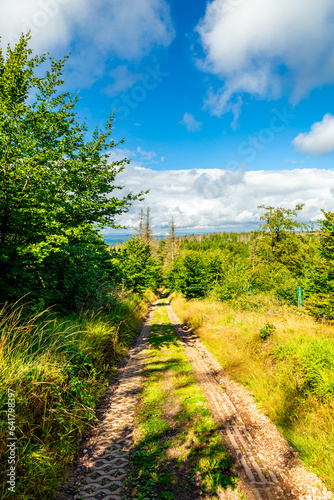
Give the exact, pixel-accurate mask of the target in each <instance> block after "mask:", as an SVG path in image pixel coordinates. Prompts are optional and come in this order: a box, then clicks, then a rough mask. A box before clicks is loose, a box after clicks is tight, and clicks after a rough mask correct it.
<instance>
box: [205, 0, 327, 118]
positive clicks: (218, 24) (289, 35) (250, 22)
mask: <svg viewBox="0 0 334 500" xmlns="http://www.w3.org/2000/svg"><path fill="white" fill-rule="evenodd" d="M197 31H198V33H199V35H200V40H201V43H202V46H203V48H204V51H205V57H204V59H203V60H202V61H200V62H199V65H200V67H201V69H202V70H204V71H206V72H210V73H213V74H214V75H217V76H218V77H220V78H221V79H223V80H224V85H223V86H222V87H221V88H220V89H218V90H214V89H212V90H211V91H210V92H209V95H208V98H207V100H206V106H207V107H208V108H209V109H210V110H211V112H212V114H215V115H217V116H221V115H222V114H223V113H226V112H228V111H231V110H232V111H233V106H235V105H236V101H235V97H236V96H237V95H238V93H248V94H252V95H255V96H257V97H259V98H277V97H279V96H281V95H282V94H283V93H285V92H287V93H288V94H289V95H290V97H291V100H292V101H294V102H297V101H298V100H299V99H300V98H302V97H303V96H305V95H307V94H308V93H309V92H310V90H311V89H313V88H314V87H317V86H319V85H322V84H324V83H330V82H333V81H334V50H333V49H334V3H333V1H332V0H318V1H317V2H316V3H315V2H314V0H294V1H293V2H291V0H281V1H280V2H278V1H277V0H233V1H228V0H213V1H211V2H210V3H209V4H208V6H207V10H206V13H205V16H204V18H203V19H202V20H201V21H200V23H199V24H198V26H197Z"/></svg>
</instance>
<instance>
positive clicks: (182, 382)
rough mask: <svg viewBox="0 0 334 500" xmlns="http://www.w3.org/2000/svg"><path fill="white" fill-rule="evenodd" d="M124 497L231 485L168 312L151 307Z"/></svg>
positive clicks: (205, 491) (184, 494) (194, 493)
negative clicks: (150, 324)
mask: <svg viewBox="0 0 334 500" xmlns="http://www.w3.org/2000/svg"><path fill="white" fill-rule="evenodd" d="M136 428H137V431H136V435H135V447H134V451H133V454H132V458H131V465H130V469H129V476H128V480H127V484H128V490H127V495H126V498H132V499H138V500H139V499H154V498H160V499H165V500H171V499H178V498H183V499H194V498H198V497H199V495H200V494H202V495H204V496H205V497H206V498H211V496H212V495H215V492H216V490H217V488H218V486H221V487H222V488H227V487H232V488H234V487H235V484H236V477H235V476H234V475H233V474H230V467H231V463H230V460H229V458H228V455H227V453H226V451H225V450H224V448H223V445H222V441H221V438H220V436H219V433H218V430H217V428H216V425H215V423H214V421H213V418H212V416H211V414H210V411H209V409H208V407H207V404H206V400H205V397H204V395H203V393H202V391H201V389H200V388H199V386H198V383H197V381H196V379H195V377H194V374H193V371H192V368H191V365H190V364H189V362H188V361H187V358H186V356H185V353H184V350H183V348H182V346H181V345H180V343H179V341H178V339H177V337H176V334H175V331H174V329H173V327H172V326H171V324H170V322H169V320H168V316H167V311H166V309H165V308H164V307H159V308H158V309H157V310H156V311H155V316H154V321H153V324H152V328H151V334H150V337H149V351H148V361H147V365H146V377H145V382H144V387H143V392H142V399H141V405H140V411H139V414H138V416H137V422H136Z"/></svg>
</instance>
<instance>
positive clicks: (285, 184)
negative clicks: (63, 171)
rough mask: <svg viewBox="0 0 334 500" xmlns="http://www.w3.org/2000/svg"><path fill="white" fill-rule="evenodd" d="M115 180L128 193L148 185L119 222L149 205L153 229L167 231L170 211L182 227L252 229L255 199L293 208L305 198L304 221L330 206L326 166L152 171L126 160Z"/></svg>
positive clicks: (331, 184)
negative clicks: (270, 169) (142, 199)
mask: <svg viewBox="0 0 334 500" xmlns="http://www.w3.org/2000/svg"><path fill="white" fill-rule="evenodd" d="M113 154H114V153H113ZM115 154H116V153H115ZM118 181H119V183H120V184H121V185H125V186H126V190H127V191H132V192H133V193H136V192H138V191H140V190H142V189H143V190H146V189H150V192H149V193H148V194H147V195H146V197H145V201H144V203H139V202H138V203H137V202H136V203H135V204H134V205H133V207H132V208H131V209H130V211H129V213H127V214H124V215H123V216H122V217H121V219H120V221H121V223H122V224H124V225H127V226H130V227H134V226H135V225H136V224H137V221H138V219H137V214H138V212H139V211H140V208H142V207H146V206H150V207H151V213H152V223H153V230H154V232H155V233H158V234H160V233H165V232H167V230H168V224H169V222H170V219H171V217H172V216H173V217H174V219H175V222H176V225H177V227H178V229H179V231H180V232H184V233H186V232H205V231H208V232H210V231H245V230H253V229H256V228H257V227H259V209H258V208H257V206H258V205H261V204H265V205H270V206H283V207H285V208H294V207H295V205H296V204H297V203H305V208H304V210H303V213H302V219H303V220H305V221H309V220H312V221H316V220H317V219H319V218H321V216H322V214H321V210H320V209H321V208H324V209H325V210H329V211H334V199H333V196H332V192H331V190H332V191H334V172H333V171H330V170H318V169H295V170H285V171H284V170H283V171H245V169H244V167H242V166H241V167H240V168H239V169H237V170H235V171H229V170H220V169H193V170H163V171H157V170H152V169H149V168H143V167H142V165H141V163H140V162H132V163H131V164H130V165H129V166H127V167H126V168H125V170H124V171H123V172H122V173H121V174H120V176H119V179H118Z"/></svg>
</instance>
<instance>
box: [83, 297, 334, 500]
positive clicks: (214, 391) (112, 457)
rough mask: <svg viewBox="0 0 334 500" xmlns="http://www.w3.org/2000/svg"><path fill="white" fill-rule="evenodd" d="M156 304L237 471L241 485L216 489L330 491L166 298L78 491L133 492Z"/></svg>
mask: <svg viewBox="0 0 334 500" xmlns="http://www.w3.org/2000/svg"><path fill="white" fill-rule="evenodd" d="M156 307H162V308H164V307H166V309H167V313H168V317H169V321H170V323H171V325H173V327H174V329H175V331H176V334H177V337H178V339H179V342H180V343H181V345H182V347H183V349H184V352H185V354H186V356H187V359H188V361H189V363H190V364H191V367H192V370H193V373H194V375H195V377H196V379H197V382H198V384H199V386H200V388H201V389H202V391H203V393H204V395H205V398H206V400H207V405H208V407H209V409H210V411H211V413H212V415H213V418H214V420H215V422H216V425H217V427H218V429H219V433H220V435H221V438H222V441H223V444H224V446H225V448H226V449H227V450H228V451H229V453H230V456H231V459H232V462H233V463H234V469H235V471H236V472H237V475H238V478H239V481H238V490H235V491H232V490H231V489H227V490H223V489H219V490H218V493H217V496H218V497H219V498H221V499H226V500H237V499H238V498H239V499H240V498H244V499H247V500H278V499H281V500H293V499H295V500H329V499H331V498H333V495H332V493H331V492H330V491H328V490H327V489H326V488H325V486H324V485H323V483H322V482H321V480H320V479H319V478H318V477H317V476H316V475H315V474H313V473H310V472H309V471H307V470H306V468H305V467H304V466H303V465H302V464H301V462H300V461H299V460H298V458H297V457H296V455H295V453H293V451H292V450H291V448H290V447H289V446H288V444H287V443H286V442H285V440H284V439H283V438H282V436H281V435H280V433H279V432H278V430H277V429H276V428H275V427H274V426H273V424H271V423H270V422H269V420H268V419H267V417H265V415H263V414H262V413H261V412H259V411H258V409H257V408H256V405H255V403H254V401H253V400H252V398H251V396H250V394H249V393H248V392H247V391H246V390H245V389H244V388H242V387H241V386H239V385H238V384H236V383H234V382H232V381H230V380H229V379H228V378H227V377H226V376H225V375H224V373H223V371H222V368H221V366H220V365H219V363H218V362H217V361H216V360H215V358H214V357H213V356H212V355H211V354H210V353H209V352H208V350H207V349H206V347H205V346H204V345H203V344H202V343H201V342H200V341H199V339H198V338H197V337H196V336H195V335H194V334H193V333H192V332H191V330H189V329H188V328H187V327H185V326H184V325H183V324H181V323H180V321H179V320H178V318H177V317H176V315H175V314H174V312H173V310H172V308H171V306H170V305H169V304H164V305H160V306H158V305H157V304H155V305H153V306H152V307H151V310H150V313H149V315H148V317H147V320H146V322H145V324H144V325H143V328H142V331H141V333H140V335H139V337H138V340H137V344H136V346H135V347H134V348H133V349H132V350H131V351H130V352H129V354H128V355H129V356H130V359H129V361H128V363H127V365H126V367H125V369H124V371H123V375H122V377H121V379H120V381H119V384H118V386H117V388H116V390H115V392H114V395H113V397H112V399H111V401H110V404H109V406H108V408H107V410H106V412H105V415H104V418H103V420H102V421H101V422H100V423H99V425H98V426H97V428H96V430H95V432H94V435H95V436H96V438H95V440H94V441H93V447H94V453H93V455H92V457H91V460H90V463H89V468H88V471H87V473H86V475H85V477H84V481H82V484H81V486H80V487H79V488H78V490H77V493H78V494H77V495H76V496H75V497H74V498H83V499H86V498H90V499H95V500H102V499H103V498H104V499H106V500H120V499H121V498H133V497H129V496H126V494H125V493H124V492H125V490H124V479H125V477H126V475H127V470H126V468H127V465H128V462H129V458H130V456H131V448H132V447H133V431H134V430H135V429H134V427H135V421H136V408H137V407H138V403H139V398H140V391H141V386H142V381H143V376H144V373H145V372H144V369H145V362H146V356H147V351H146V349H147V347H148V345H147V341H148V338H149V335H150V325H151V323H152V320H153V313H154V309H155V308H156ZM222 382H223V384H222ZM171 396H172V395H171ZM172 403H173V401H171V404H172ZM147 498H151V497H147ZM152 498H153V497H152ZM154 498H160V497H156V496H154ZM161 498H165V497H161ZM174 498H176V497H174ZM180 498H183V497H181V496H180ZM196 498H200V496H196Z"/></svg>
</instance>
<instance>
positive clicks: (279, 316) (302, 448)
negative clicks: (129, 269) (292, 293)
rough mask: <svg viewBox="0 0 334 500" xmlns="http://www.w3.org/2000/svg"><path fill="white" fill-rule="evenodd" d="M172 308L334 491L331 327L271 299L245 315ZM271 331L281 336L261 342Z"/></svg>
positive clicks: (181, 304) (221, 308)
mask: <svg viewBox="0 0 334 500" xmlns="http://www.w3.org/2000/svg"><path fill="white" fill-rule="evenodd" d="M243 302H245V300H244V299H243ZM252 303H253V304H252ZM254 304H255V305H254ZM172 305H173V309H174V311H175V313H176V314H177V315H178V316H179V318H180V319H181V321H183V322H185V323H186V324H188V325H189V326H190V327H191V328H194V329H195V331H196V333H197V334H198V335H199V337H200V339H201V340H202V341H203V343H204V344H205V345H206V346H207V348H208V349H209V350H210V351H211V352H212V353H213V354H214V355H215V356H216V358H217V359H218V360H219V361H220V363H221V365H222V366H223V368H224V369H225V371H226V372H227V373H228V374H229V375H230V376H232V377H233V378H234V379H235V380H237V381H238V382H241V383H242V384H244V385H246V386H247V387H248V388H249V389H250V390H251V391H252V392H253V394H254V396H255V398H256V400H257V401H258V402H259V403H260V404H261V406H262V407H263V408H264V409H265V411H266V413H267V414H268V416H269V417H270V418H271V420H272V421H273V422H274V423H275V424H276V425H278V426H279V428H281V429H282V430H283V433H284V435H285V437H286V438H287V439H288V441H289V442H290V444H291V445H292V446H294V447H295V449H296V450H298V452H299V453H300V456H301V458H302V459H303V460H304V461H305V463H306V464H307V465H309V466H310V467H311V468H312V470H313V471H314V472H316V473H317V474H318V475H320V477H322V478H323V479H324V481H325V482H326V483H327V485H328V486H329V487H330V488H331V489H333V488H334V328H333V326H331V325H329V324H325V323H319V322H316V321H315V320H314V319H313V318H312V317H310V316H308V315H307V314H306V312H304V311H299V310H297V309H296V308H291V307H288V306H279V305H278V304H275V303H274V302H273V301H272V300H271V299H270V298H268V297H262V298H261V297H254V298H253V297H251V298H250V299H249V303H248V305H247V304H246V307H245V309H246V310H245V309H244V308H241V307H240V303H239V308H238V304H232V305H231V304H228V303H222V302H217V301H209V300H203V301H199V300H193V301H190V302H186V300H185V299H183V298H180V297H177V298H174V300H173V302H172ZM242 305H243V306H245V304H244V303H243V304H242ZM266 325H272V326H274V327H275V328H272V329H270V328H269V329H268V328H267V331H269V330H270V334H269V335H268V336H267V337H266V338H265V339H263V338H261V331H263V328H264V327H265V326H266Z"/></svg>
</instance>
